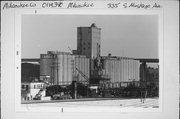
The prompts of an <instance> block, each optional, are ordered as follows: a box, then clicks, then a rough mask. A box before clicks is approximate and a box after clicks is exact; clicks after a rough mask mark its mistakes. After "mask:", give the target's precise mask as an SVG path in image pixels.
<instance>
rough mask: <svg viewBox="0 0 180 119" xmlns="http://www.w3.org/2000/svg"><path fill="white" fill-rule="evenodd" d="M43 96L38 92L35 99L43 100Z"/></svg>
mask: <svg viewBox="0 0 180 119" xmlns="http://www.w3.org/2000/svg"><path fill="white" fill-rule="evenodd" d="M41 96H42V95H40V94H36V96H35V97H34V98H33V100H41Z"/></svg>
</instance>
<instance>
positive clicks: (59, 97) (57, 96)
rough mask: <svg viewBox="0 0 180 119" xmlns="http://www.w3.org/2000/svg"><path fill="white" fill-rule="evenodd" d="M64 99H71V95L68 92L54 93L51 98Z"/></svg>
mask: <svg viewBox="0 0 180 119" xmlns="http://www.w3.org/2000/svg"><path fill="white" fill-rule="evenodd" d="M65 99H72V97H71V95H69V94H64V95H60V94H55V95H53V100H65Z"/></svg>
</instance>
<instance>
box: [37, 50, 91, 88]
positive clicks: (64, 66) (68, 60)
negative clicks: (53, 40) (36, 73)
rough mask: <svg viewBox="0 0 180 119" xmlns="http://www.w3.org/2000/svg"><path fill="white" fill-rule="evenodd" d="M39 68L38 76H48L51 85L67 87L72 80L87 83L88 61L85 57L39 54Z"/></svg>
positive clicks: (54, 53) (68, 54) (63, 54)
mask: <svg viewBox="0 0 180 119" xmlns="http://www.w3.org/2000/svg"><path fill="white" fill-rule="evenodd" d="M40 66H41V67H40V75H41V76H46V77H47V76H49V77H50V78H49V83H50V84H51V85H69V84H71V82H72V81H73V80H78V81H80V82H83V83H87V79H88V78H89V59H88V58H86V56H81V55H72V54H70V53H68V52H58V51H56V52H55V51H48V52H47V54H41V56H40ZM82 74H85V75H86V76H87V77H83V75H82Z"/></svg>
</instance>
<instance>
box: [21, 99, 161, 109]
mask: <svg viewBox="0 0 180 119" xmlns="http://www.w3.org/2000/svg"><path fill="white" fill-rule="evenodd" d="M23 105H24V106H27V105H28V106H30V107H36V106H38V107H58V106H63V107H79V106H83V107H84V106H90V107H92V106H113V107H143V108H148V107H152V108H158V107H159V101H158V98H148V99H146V100H145V102H144V103H142V102H141V101H140V99H116V100H94V101H92V100H91V101H88V100H85V101H83V100H81V101H77V100H76V101H69V102H63V101H54V102H53V101H51V102H46V103H34V102H33V103H29V104H23Z"/></svg>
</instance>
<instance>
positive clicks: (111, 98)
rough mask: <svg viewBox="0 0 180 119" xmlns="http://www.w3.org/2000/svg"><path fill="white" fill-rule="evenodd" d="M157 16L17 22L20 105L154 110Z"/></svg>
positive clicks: (54, 17)
mask: <svg viewBox="0 0 180 119" xmlns="http://www.w3.org/2000/svg"><path fill="white" fill-rule="evenodd" d="M158 18H159V17H158V15H152V14H150V15H91V14H90V15H85V14H82V15H69V14H68V15H48V14H47V15H29V14H25V15H22V17H21V104H22V105H24V106H26V105H27V104H28V105H29V106H37V107H38V106H40V105H41V106H42V105H43V106H45V107H46V106H47V107H49V106H50V107H53V106H57V105H60V106H68V107H72V106H73V107H78V106H88V107H91V106H100V107H103V106H110V107H122V108H123V107H130V108H159V93H160V92H159V68H160V65H159V30H158V26H159V19H158Z"/></svg>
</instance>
